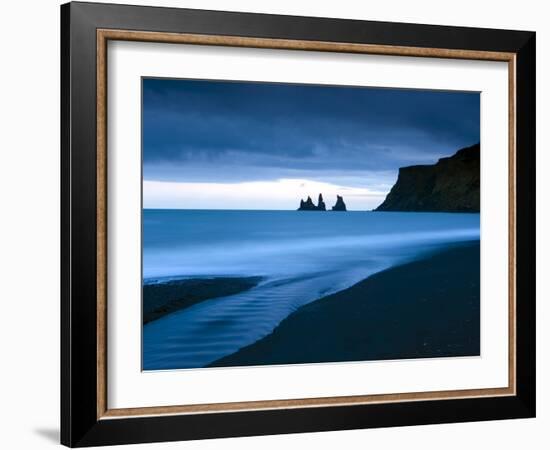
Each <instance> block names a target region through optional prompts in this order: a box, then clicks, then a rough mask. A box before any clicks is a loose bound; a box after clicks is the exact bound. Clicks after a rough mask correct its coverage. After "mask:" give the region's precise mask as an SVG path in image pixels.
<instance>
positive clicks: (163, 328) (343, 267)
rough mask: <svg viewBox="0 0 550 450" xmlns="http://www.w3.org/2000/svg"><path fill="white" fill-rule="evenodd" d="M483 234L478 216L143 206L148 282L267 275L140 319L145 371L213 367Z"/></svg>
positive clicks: (144, 279)
mask: <svg viewBox="0 0 550 450" xmlns="http://www.w3.org/2000/svg"><path fill="white" fill-rule="evenodd" d="M479 238H480V223H479V214H460V213H398V212H363V211H348V212H332V211H326V212H318V211H300V212H298V211H244V210H243V211H237V210H144V211H143V283H144V284H147V283H162V282H165V281H169V280H174V279H189V278H210V277H222V276H224V277H227V276H234V277H245V276H246V277H248V276H261V277H263V279H262V281H261V282H260V283H259V284H258V285H257V286H256V287H254V288H252V289H250V290H248V291H244V292H241V293H239V294H235V295H231V296H228V297H220V298H214V299H210V300H206V301H203V302H201V303H198V304H195V305H193V306H191V307H188V308H185V309H182V310H179V311H176V312H174V313H171V314H168V315H166V316H164V317H162V318H160V319H158V320H155V321H153V322H150V323H148V324H146V325H145V326H144V327H143V369H144V370H162V369H189V368H201V367H205V366H208V365H209V364H211V363H212V362H214V361H216V360H218V359H220V358H222V357H224V356H227V355H230V354H232V353H234V352H236V351H237V350H239V349H240V348H242V347H244V346H246V345H249V344H252V343H254V342H256V341H257V340H259V339H261V338H263V337H265V336H266V335H268V334H269V333H271V332H272V331H273V330H274V329H275V327H276V326H277V325H278V324H279V323H280V322H281V321H282V320H283V319H285V318H286V317H287V316H288V315H290V314H291V313H292V312H293V311H295V310H296V309H298V308H299V307H300V306H303V305H305V304H307V303H310V302H312V301H314V300H317V299H320V298H322V297H324V296H326V295H329V294H332V293H334V292H337V291H340V290H343V289H346V288H348V287H350V286H352V285H353V284H356V283H357V282H359V281H361V280H363V279H365V278H367V277H368V276H369V275H372V274H373V273H376V272H379V271H381V270H384V269H387V268H390V267H392V266H395V265H398V264H402V263H405V262H408V261H412V260H415V259H418V258H420V257H422V256H424V255H426V254H427V253H429V252H433V251H435V250H437V249H439V248H441V247H445V246H449V245H451V244H453V243H457V242H461V241H470V240H478V239H479Z"/></svg>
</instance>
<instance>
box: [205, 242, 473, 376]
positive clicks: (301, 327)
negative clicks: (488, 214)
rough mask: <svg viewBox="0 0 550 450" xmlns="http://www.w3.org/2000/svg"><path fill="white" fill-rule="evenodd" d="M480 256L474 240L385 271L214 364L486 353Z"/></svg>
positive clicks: (305, 310) (319, 302) (306, 310)
mask: <svg viewBox="0 0 550 450" xmlns="http://www.w3.org/2000/svg"><path fill="white" fill-rule="evenodd" d="M479 256H480V253H479V241H472V242H468V243H464V244H460V245H454V246H452V247H451V248H448V249H447V250H444V251H441V252H439V253H437V254H434V255H432V256H430V257H427V258H426V259H423V260H419V261H414V262H411V263H408V264H404V265H402V266H397V267H393V268H390V269H388V270H385V271H383V272H379V273H377V274H375V275H372V276H371V277H369V278H367V279H365V280H363V281H361V282H360V283H358V284H356V285H354V286H352V287H350V288H348V289H346V290H343V291H340V292H337V293H335V294H333V295H330V296H327V297H324V298H322V299H319V300H317V301H315V302H313V303H310V304H308V305H305V306H303V307H301V308H299V309H298V310H297V311H296V312H294V313H293V314H291V315H290V316H289V317H287V318H286V319H285V320H283V321H282V322H281V323H280V324H279V326H278V327H277V328H276V329H275V330H274V331H273V333H271V334H270V335H268V336H266V337H265V338H263V339H261V340H259V341H257V342H255V343H253V344H251V345H249V346H247V347H244V348H242V349H241V350H239V351H238V352H236V353H234V354H231V355H228V356H226V357H224V358H221V359H219V360H218V361H215V362H214V363H213V364H212V366H218V367H227V366H247V365H265V364H293V363H298V364H299V363H314V362H337V361H365V360H387V359H406V358H427V357H448V356H475V355H479V323H480V322H479V314H480V303H479V292H480V291H479V289H480V281H479V277H480V272H479Z"/></svg>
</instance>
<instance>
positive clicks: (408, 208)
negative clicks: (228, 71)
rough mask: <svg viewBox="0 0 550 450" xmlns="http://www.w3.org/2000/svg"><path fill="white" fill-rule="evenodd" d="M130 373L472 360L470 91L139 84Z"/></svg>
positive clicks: (475, 110)
mask: <svg viewBox="0 0 550 450" xmlns="http://www.w3.org/2000/svg"><path fill="white" fill-rule="evenodd" d="M141 90H142V96H141V126H142V305H141V306H142V315H141V317H142V369H143V370H144V371H155V370H177V369H203V368H221V367H225V368H227V367H242V366H266V365H292V364H327V363H356V362H362V361H382V360H385V361H388V360H404V359H413V358H458V357H479V356H480V238H481V233H480V153H481V151H482V150H481V149H480V93H479V92H473V91H459V90H456V91H453V90H427V89H410V88H409V89H405V88H395V87H369V86H341V85H320V84H293V83H275V82H256V81H242V80H208V79H175V78H151V77H143V78H142V79H141Z"/></svg>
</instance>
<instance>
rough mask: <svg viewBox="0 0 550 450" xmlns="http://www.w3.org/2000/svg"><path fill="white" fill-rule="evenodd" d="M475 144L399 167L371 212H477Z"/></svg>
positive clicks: (477, 188) (477, 163)
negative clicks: (432, 159)
mask: <svg viewBox="0 0 550 450" xmlns="http://www.w3.org/2000/svg"><path fill="white" fill-rule="evenodd" d="M479 178H480V175H479V144H476V145H473V146H471V147H466V148H463V149H461V150H459V151H457V152H456V153H455V154H454V155H453V156H450V157H448V158H441V159H440V160H439V161H438V162H437V163H436V164H433V165H424V166H409V167H402V168H400V169H399V175H398V177H397V182H396V183H395V185H394V186H393V187H392V189H391V191H390V192H389V194H388V195H387V197H386V200H384V202H383V203H382V204H381V205H380V206H378V208H376V209H375V211H432V212H439V211H440V212H479Z"/></svg>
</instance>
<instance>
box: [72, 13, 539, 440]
mask: <svg viewBox="0 0 550 450" xmlns="http://www.w3.org/2000/svg"><path fill="white" fill-rule="evenodd" d="M61 23H62V30H61V39H62V40H61V55H62V70H61V73H62V80H61V83H62V97H61V111H62V130H61V133H62V135H61V138H62V155H61V172H62V180H61V188H62V189H61V191H62V192H61V201H62V230H61V233H62V247H61V253H62V280H61V285H62V298H61V304H62V317H61V334H62V336H61V339H62V342H61V355H62V379H61V384H62V398H61V407H62V412H61V417H62V423H61V430H62V433H61V440H62V443H63V444H65V445H68V446H75V447H77V446H91V445H108V444H124V443H138V442H155V441H172V440H186V439H203V438H212V437H228V436H247V435H262V434H276V433H295V432H311V431H324V430H343V429H352V428H368V427H385V426H399V425H416V424H427V423H444V422H463V421H479V420H492V419H509V418H526V417H533V416H534V415H535V270H534V266H535V33H533V32H527V31H508V30H493V29H476V28H458V27H446V26H431V25H416V24H400V23H382V22H367V21H351V20H340V19H324V18H309V17H291V16H275V15H260V14H249V13H230V12H216V11H201V10H188V9H169V8H152V7H136V6H124V5H108V4H93V3H69V4H66V5H63V6H62V7H61Z"/></svg>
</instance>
